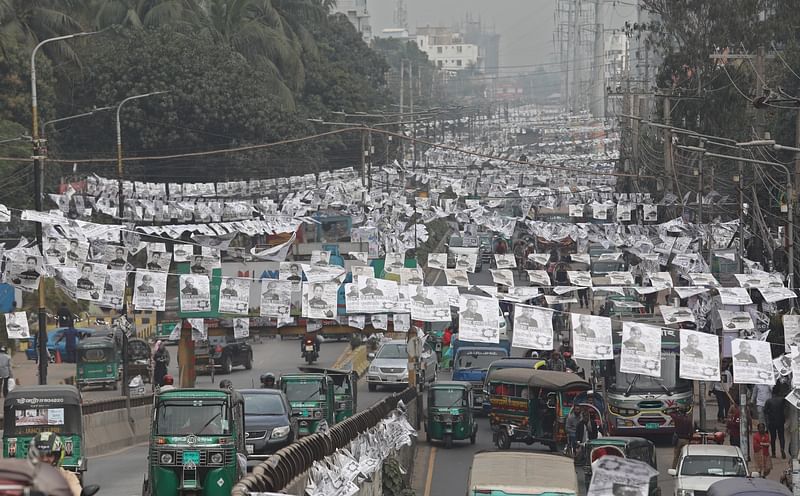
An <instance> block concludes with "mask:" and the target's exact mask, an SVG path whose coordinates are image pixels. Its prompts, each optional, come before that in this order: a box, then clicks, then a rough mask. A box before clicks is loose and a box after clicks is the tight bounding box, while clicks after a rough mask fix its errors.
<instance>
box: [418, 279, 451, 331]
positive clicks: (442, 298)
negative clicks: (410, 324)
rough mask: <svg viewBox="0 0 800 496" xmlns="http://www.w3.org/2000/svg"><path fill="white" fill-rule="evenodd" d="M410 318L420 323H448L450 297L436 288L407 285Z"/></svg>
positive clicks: (439, 288)
mask: <svg viewBox="0 0 800 496" xmlns="http://www.w3.org/2000/svg"><path fill="white" fill-rule="evenodd" d="M408 292H409V295H410V296H411V318H412V319H414V320H421V321H422V322H450V297H449V296H448V294H447V293H446V292H445V291H442V288H441V287H438V286H423V285H422V284H417V285H409V286H408Z"/></svg>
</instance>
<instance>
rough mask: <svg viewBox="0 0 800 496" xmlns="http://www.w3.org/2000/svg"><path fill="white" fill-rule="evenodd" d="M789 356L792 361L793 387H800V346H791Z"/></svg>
mask: <svg viewBox="0 0 800 496" xmlns="http://www.w3.org/2000/svg"><path fill="white" fill-rule="evenodd" d="M789 357H790V358H791V363H792V387H795V388H797V387H800V346H791V348H790V351H789Z"/></svg>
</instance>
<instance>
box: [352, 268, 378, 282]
mask: <svg viewBox="0 0 800 496" xmlns="http://www.w3.org/2000/svg"><path fill="white" fill-rule="evenodd" d="M350 272H351V273H352V274H353V280H355V279H356V278H358V277H375V267H373V266H372V265H353V266H352V267H350Z"/></svg>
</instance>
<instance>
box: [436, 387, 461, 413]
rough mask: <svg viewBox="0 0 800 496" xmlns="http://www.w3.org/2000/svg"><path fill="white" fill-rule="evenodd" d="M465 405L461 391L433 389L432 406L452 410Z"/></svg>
mask: <svg viewBox="0 0 800 496" xmlns="http://www.w3.org/2000/svg"><path fill="white" fill-rule="evenodd" d="M466 403H467V400H466V399H465V398H464V390H463V389H434V390H433V406H438V407H442V408H453V407H456V406H462V405H465V404H466Z"/></svg>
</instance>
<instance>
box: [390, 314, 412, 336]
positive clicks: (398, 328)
mask: <svg viewBox="0 0 800 496" xmlns="http://www.w3.org/2000/svg"><path fill="white" fill-rule="evenodd" d="M409 329H411V315H409V314H407V313H396V314H394V315H392V330H393V331H394V332H408V330H409Z"/></svg>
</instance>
